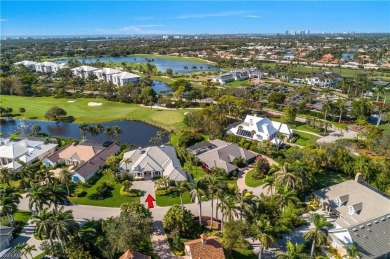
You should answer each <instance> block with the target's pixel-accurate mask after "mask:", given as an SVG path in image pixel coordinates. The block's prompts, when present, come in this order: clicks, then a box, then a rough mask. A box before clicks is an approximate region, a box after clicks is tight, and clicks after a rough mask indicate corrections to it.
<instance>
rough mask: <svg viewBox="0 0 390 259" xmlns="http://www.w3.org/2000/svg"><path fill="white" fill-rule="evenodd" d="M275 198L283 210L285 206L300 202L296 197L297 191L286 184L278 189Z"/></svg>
mask: <svg viewBox="0 0 390 259" xmlns="http://www.w3.org/2000/svg"><path fill="white" fill-rule="evenodd" d="M275 199H276V201H277V202H278V203H279V205H280V208H281V209H282V211H284V209H285V208H286V207H287V206H289V205H296V204H298V203H299V202H300V200H299V199H298V197H297V192H296V191H295V190H292V189H290V188H288V187H287V186H284V187H282V188H280V189H279V191H278V193H277V194H276V197H275Z"/></svg>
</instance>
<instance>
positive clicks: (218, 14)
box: [175, 11, 246, 19]
mask: <svg viewBox="0 0 390 259" xmlns="http://www.w3.org/2000/svg"><path fill="white" fill-rule="evenodd" d="M245 13H246V12H244V11H236V12H221V13H209V14H185V15H179V16H177V17H175V18H177V19H191V18H207V17H226V16H237V15H243V14H245Z"/></svg>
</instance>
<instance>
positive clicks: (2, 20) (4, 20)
mask: <svg viewBox="0 0 390 259" xmlns="http://www.w3.org/2000/svg"><path fill="white" fill-rule="evenodd" d="M0 22H8V20H7V19H0Z"/></svg>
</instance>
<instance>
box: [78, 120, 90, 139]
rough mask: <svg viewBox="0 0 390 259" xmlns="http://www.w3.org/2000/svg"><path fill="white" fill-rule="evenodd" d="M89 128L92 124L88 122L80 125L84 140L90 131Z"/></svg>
mask: <svg viewBox="0 0 390 259" xmlns="http://www.w3.org/2000/svg"><path fill="white" fill-rule="evenodd" d="M89 128H90V125H89V124H87V123H83V124H80V125H79V129H80V133H81V137H82V138H83V140H84V139H85V137H86V136H87V133H88V132H89Z"/></svg>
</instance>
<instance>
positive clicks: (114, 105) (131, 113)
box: [0, 95, 191, 130]
mask: <svg viewBox="0 0 390 259" xmlns="http://www.w3.org/2000/svg"><path fill="white" fill-rule="evenodd" d="M69 100H75V102H68V101H69ZM89 102H99V103H102V105H101V106H88V103H89ZM0 106H1V107H5V108H6V107H11V108H12V109H13V112H12V113H13V114H18V113H19V112H18V111H19V108H20V107H23V108H25V109H26V112H25V114H24V115H23V116H22V115H19V116H16V118H18V119H23V118H25V119H38V120H45V113H46V111H47V110H49V109H50V108H51V107H53V106H58V107H61V108H63V109H64V110H65V111H66V112H67V113H68V115H69V116H74V118H75V123H100V122H109V121H115V120H126V119H127V120H140V121H144V122H149V123H151V124H154V125H157V126H161V127H163V128H166V129H169V130H176V129H185V128H186V126H185V125H184V124H183V119H184V113H186V112H188V111H191V110H186V109H175V110H163V109H160V110H159V109H156V108H153V109H150V108H148V107H142V106H140V105H138V104H128V103H119V102H111V101H106V100H104V99H101V98H77V99H66V98H53V97H20V96H11V95H1V96H0Z"/></svg>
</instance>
